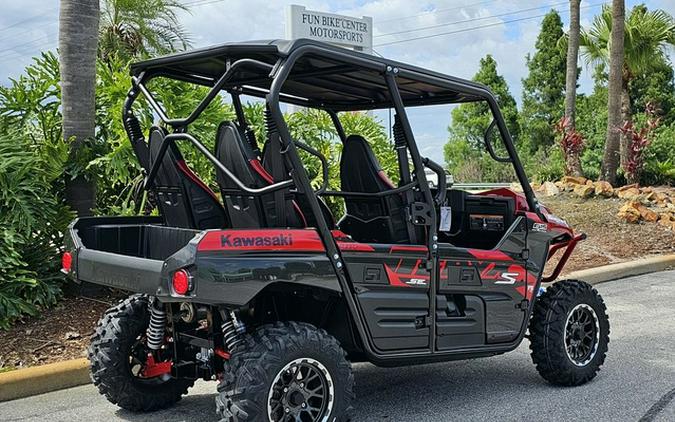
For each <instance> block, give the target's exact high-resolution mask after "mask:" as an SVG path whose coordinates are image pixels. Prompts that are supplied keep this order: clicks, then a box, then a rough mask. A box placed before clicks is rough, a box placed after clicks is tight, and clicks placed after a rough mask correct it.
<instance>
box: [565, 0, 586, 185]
mask: <svg viewBox="0 0 675 422" xmlns="http://www.w3.org/2000/svg"><path fill="white" fill-rule="evenodd" d="M580 3H581V0H570V32H569V37H568V42H567V69H566V74H565V117H566V118H567V130H569V131H570V132H572V131H575V130H576V123H575V116H576V99H577V60H578V57H579V30H580V25H579V5H580ZM579 154H580V152H579V153H577V152H572V153H570V154H569V155H568V156H567V171H568V172H569V173H570V175H571V176H582V173H583V172H582V170H581V160H580V157H579Z"/></svg>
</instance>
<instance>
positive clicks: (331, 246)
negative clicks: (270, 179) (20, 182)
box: [123, 42, 545, 362]
mask: <svg viewBox="0 0 675 422" xmlns="http://www.w3.org/2000/svg"><path fill="white" fill-rule="evenodd" d="M184 54H185V55H186V56H187V55H190V54H191V53H189V52H188V53H184ZM308 55H312V56H322V55H323V56H327V57H330V59H331V60H333V61H338V62H340V63H344V64H345V65H346V66H349V67H350V68H353V67H359V68H365V69H368V70H371V71H375V72H377V73H379V74H381V75H383V77H384V80H385V82H386V86H387V89H388V91H389V95H390V101H376V100H374V99H373V100H371V102H370V103H369V106H370V109H377V108H393V109H394V110H395V112H396V115H397V116H398V119H399V122H400V125H401V129H402V132H403V135H404V139H405V147H406V148H397V154H398V156H399V164H401V163H406V167H407V163H408V155H407V152H406V149H407V151H408V152H409V153H410V155H409V158H410V160H411V161H412V163H413V166H414V176H415V180H413V179H412V178H411V174H410V171H409V169H408V171H403V170H401V169H399V170H400V171H401V182H400V183H401V184H400V186H399V187H397V188H395V189H392V190H389V191H386V192H381V193H377V194H370V193H369V194H367V196H379V197H381V196H386V195H393V194H400V193H405V192H412V190H413V189H418V190H419V192H421V194H422V196H423V198H424V203H425V204H426V210H425V211H426V225H428V236H427V247H428V251H429V255H428V260H427V268H428V269H429V270H430V271H431V280H430V284H431V285H436V284H437V281H438V277H439V274H438V265H437V264H438V262H437V261H438V258H437V251H438V236H437V227H438V225H437V221H436V220H437V217H436V212H435V210H434V204H437V203H440V202H442V199H443V196H444V195H445V191H446V186H445V184H446V178H445V173H444V171H443V168H442V167H441V166H440V165H438V164H436V163H434V162H433V161H431V160H429V159H428V158H424V157H422V156H421V155H420V152H419V150H418V148H417V144H416V142H415V138H414V135H413V132H412V128H411V126H410V122H409V120H408V117H407V114H406V111H405V107H406V104H405V103H404V100H403V98H402V96H401V87H400V86H399V84H398V83H397V78H401V77H406V78H408V79H415V80H419V81H421V82H422V83H429V84H434V85H440V86H443V87H445V88H448V89H451V90H456V91H458V92H462V93H468V94H470V95H473V96H475V97H479V98H480V99H482V100H484V101H486V102H487V103H488V105H489V107H490V110H491V112H492V114H493V117H494V122H493V124H495V125H496V126H497V128H498V130H499V132H500V134H501V137H502V140H503V142H504V146H505V148H506V151H507V153H508V161H509V162H511V163H512V165H513V167H514V170H515V172H516V176H517V177H518V180H519V182H520V184H521V185H522V189H523V192H524V195H525V198H526V200H527V204H528V207H529V209H530V210H531V211H533V212H535V213H537V214H539V216H540V218H542V219H544V221H545V217H544V216H543V215H542V214H541V212H540V211H539V207H538V204H537V202H536V199H535V197H534V193H533V192H532V189H531V186H530V184H529V181H528V179H527V176H526V175H525V171H524V169H523V167H522V164H521V162H520V160H519V158H518V155H517V153H516V150H515V147H514V145H513V140H512V138H511V136H510V134H509V132H508V130H507V128H506V124H505V122H504V119H503V116H502V114H501V112H500V110H499V107H498V105H497V101H496V99H495V97H494V96H493V95H492V93H491V92H490V91H489V89H487V88H486V87H483V86H481V85H479V84H476V83H473V82H470V81H462V80H459V79H456V78H451V77H443V75H440V74H435V73H433V72H423V71H418V70H416V68H413V67H408V66H406V67H402V66H401V65H400V64H398V63H396V62H390V63H389V62H385V61H383V59H380V58H375V57H372V56H368V55H365V54H361V53H355V52H352V51H349V50H344V49H340V48H337V47H333V46H330V45H328V44H323V43H319V42H311V43H298V46H297V47H296V48H292V49H290V50H289V54H287V55H285V56H284V55H279V57H278V59H277V60H276V62H275V64H274V65H271V64H269V63H266V62H263V61H260V60H256V59H251V58H240V59H238V60H236V61H234V62H230V61H229V60H228V62H227V66H226V70H225V72H224V73H222V75H220V77H219V78H218V79H217V80H215V81H214V80H211V79H209V78H205V77H202V78H201V80H200V76H198V75H189V76H188V75H186V74H183V73H181V72H178V71H174V70H172V71H164V70H150V71H144V70H142V71H140V72H137V74H136V75H134V76H132V88H131V89H130V91H129V93H128V96H127V99H126V101H125V103H124V106H123V118H124V119H127V118H130V117H131V118H133V117H134V114H133V111H132V105H133V103H134V101H135V100H136V98H137V97H138V95H139V94H140V93H142V94H143V96H144V97H145V98H146V99H147V101H148V103H149V105H150V106H151V108H152V109H153V110H154V112H155V113H156V114H157V116H158V117H159V118H160V119H161V120H162V121H163V122H164V123H165V124H166V125H168V126H171V127H172V128H173V129H174V133H172V134H169V135H167V136H166V137H165V138H164V140H163V142H162V145H161V146H160V150H159V155H158V157H156V159H155V163H154V165H153V166H152V168H150V169H149V171H148V174H147V177H146V182H145V186H146V188H151V187H152V186H153V183H154V179H155V176H156V174H157V171H158V169H159V166H160V165H161V162H162V158H163V155H164V154H165V153H166V151H167V149H168V148H169V145H170V144H172V143H174V142H177V141H179V140H187V141H189V142H190V143H192V144H193V145H194V146H195V147H196V148H197V149H198V150H199V151H200V152H201V153H202V154H204V155H205V156H206V157H207V158H208V159H209V160H210V161H211V162H212V163H213V164H214V165H215V166H216V167H217V168H218V169H220V170H221V171H222V172H223V174H225V175H226V176H227V177H228V178H229V179H230V180H232V181H233V182H234V183H235V184H236V185H237V187H238V188H239V189H241V191H243V192H245V193H246V194H248V195H251V196H259V195H264V194H268V193H271V192H275V191H278V190H280V189H286V188H290V187H294V188H295V189H296V192H299V193H301V194H306V197H307V203H308V205H309V207H310V208H311V211H312V213H313V214H314V216H315V219H316V221H317V227H316V229H317V231H318V233H319V235H320V237H321V239H322V241H323V244H324V246H325V249H326V252H327V255H328V258H329V259H330V260H331V262H332V264H333V267H334V269H335V272H336V275H337V277H338V280H339V282H340V285H341V288H342V289H343V291H344V292H350V293H352V294H345V299H346V301H347V305H348V307H349V308H350V311H351V312H352V315H354V317H355V325H356V327H357V329H358V331H359V335H360V337H361V339H363V340H364V341H363V345H364V348H365V351H366V353H367V354H369V355H370V356H371V358H372V359H373V361H376V362H377V361H380V362H386V361H387V359H389V358H397V357H401V356H403V355H419V354H420V353H419V352H415V353H412V354H411V353H405V352H404V353H400V354H399V353H397V354H388V355H386V356H384V355H381V354H379V353H377V352H376V351H375V349H374V348H373V346H372V344H370V340H368V339H369V337H368V335H367V334H366V331H367V329H366V327H365V325H364V323H363V321H364V317H363V315H362V311H361V308H360V307H359V306H358V305H357V304H356V302H355V299H354V295H353V293H354V292H353V289H352V288H351V287H350V284H349V283H348V280H347V274H346V271H345V266H344V263H343V261H342V259H341V252H340V250H339V249H338V247H337V244H336V241H335V239H334V237H333V235H332V233H331V229H330V228H329V226H328V224H327V222H326V220H325V218H324V216H323V213H322V210H321V207H320V205H319V201H318V198H317V195H320V194H322V195H334V196H343V197H345V196H363V195H364V194H362V193H358V192H343V191H326V190H325V189H326V186H325V183H326V182H327V177H325V176H326V165H327V164H326V162H325V159H322V166H323V167H324V186H322V188H321V189H319V190H318V191H313V189H312V187H311V184H310V180H309V177H308V175H307V172H306V170H305V168H304V165H303V163H302V161H301V159H300V155H299V154H298V149H303V150H305V151H307V152H309V153H310V154H313V155H316V156H317V157H319V158H322V156H321V154H319V153H318V152H317V151H315V150H312V149H311V148H310V147H308V146H306V145H303V144H301V143H299V142H297V141H294V140H293V139H292V138H291V134H290V131H289V129H288V126H287V125H286V122H285V120H284V117H283V113H282V111H281V107H280V103H281V102H284V103H290V104H294V105H300V106H304V107H309V108H317V109H320V110H323V111H325V112H327V113H328V114H329V116H330V118H331V120H332V122H333V124H334V126H335V129H336V131H337V134H338V136H339V138H340V140H341V141H344V140H345V139H346V134H345V131H344V128H343V127H342V124H341V123H340V119H339V117H338V114H337V112H338V111H348V110H351V109H350V108H349V107H342V108H341V109H340V110H336V109H335V108H332V107H329V106H328V105H326V104H322V103H320V102H314V101H311V100H309V99H305V98H301V97H298V96H293V95H288V94H285V93H283V92H282V87H283V85H284V83H285V82H286V81H287V80H288V78H289V75H291V70H292V69H293V67H294V65H295V64H296V63H297V61H298V60H299V59H300V58H302V57H304V56H308ZM155 60H160V59H155ZM245 68H255V69H259V70H263V71H265V72H268V76H267V79H268V80H271V85H270V87H269V89H265V88H260V87H253V86H250V85H248V84H250V83H253V82H259V81H260V80H261V78H260V77H256V78H252V79H249V80H243V81H242V80H239V81H236V82H237V83H236V84H233V83H229V84H228V82H229V81H230V80H231V79H232V78H233V76H234V75H235V74H237V73H238V72H240V71H242V70H243V69H245ZM169 69H170V67H169ZM339 70H340V66H335V67H334V68H330V69H319V70H316V71H314V72H306V73H303V74H296V77H309V76H312V77H314V76H321V75H322V74H329V73H328V72H329V71H330V72H336V71H339ZM132 71H133V66H132ZM132 73H133V72H132ZM156 77H168V78H171V79H177V80H182V81H186V82H192V83H200V84H202V85H208V86H211V89H210V90H209V92H208V93H207V95H206V96H205V97H204V99H203V100H202V101H201V102H200V103H199V104H198V105H197V107H196V108H195V110H193V112H192V113H191V114H190V115H189V116H188V117H186V118H170V117H168V116H167V115H166V112H165V111H164V109H163V108H162V106H161V105H160V104H159V103H158V102H157V101H156V99H155V98H154V96H153V95H152V93H151V92H150V91H149V90H148V89H147V87H146V84H147V83H148V82H149V81H150V80H152V79H153V78H156ZM222 90H225V91H227V92H228V93H230V94H231V95H232V97H233V106H234V108H235V112H236V115H237V118H238V120H239V124H240V126H242V127H243V128H246V127H247V123H246V121H245V119H244V113H243V110H242V106H241V101H240V100H239V95H241V94H245V95H251V96H255V97H259V98H265V100H266V104H267V107H268V110H269V113H270V115H271V117H272V119H273V121H274V123H275V124H276V127H277V130H278V133H279V136H280V139H281V143H282V150H283V151H285V152H286V154H287V158H288V160H289V162H290V165H291V166H292V168H293V169H294V170H295V171H292V172H291V174H290V175H291V179H289V180H285V181H282V182H276V183H274V184H272V185H269V186H266V187H263V188H258V189H255V188H250V187H248V186H246V185H244V183H242V182H241V181H240V180H239V179H238V178H237V177H236V176H235V175H234V174H233V173H232V172H230V171H229V169H227V168H226V167H225V166H224V165H222V164H221V163H220V162H219V161H218V159H217V158H216V157H215V156H214V155H213V154H212V153H211V152H210V151H209V150H208V148H206V147H205V146H204V145H203V144H202V143H201V142H200V141H199V140H197V139H196V138H195V137H193V136H192V135H190V134H188V133H187V132H186V130H187V126H188V125H189V124H190V123H192V122H194V121H195V120H196V119H197V118H198V117H199V116H200V114H201V113H202V112H203V111H204V109H205V108H206V107H207V106H208V105H209V104H210V103H211V102H212V101H213V99H214V98H215V97H216V96H217V95H218V94H219V93H220V92H221V91H222ZM353 96H354V95H353ZM451 102H452V101H448V99H447V98H427V99H419V100H416V101H415V102H411V101H408V104H407V105H409V106H410V105H413V106H414V105H424V104H429V105H430V104H443V103H451ZM130 137H131V134H130ZM131 140H132V142H133V141H134V139H131ZM490 153H491V155H493V151H491V150H490ZM425 166H426V167H428V168H430V169H432V170H433V171H435V172H436V173H438V174H439V189H438V192H439V195H438V196H437V197H436V198H434V196H433V193H432V191H431V188H430V187H429V185H428V184H427V183H426V175H425V172H424V167H425ZM404 170H405V169H404ZM310 192H313V193H314V194H309V193H310ZM415 205H417V204H415ZM431 317H432V319H433V320H435V315H434V313H433V312H432V313H431ZM430 327H431V330H432V331H433V332H432V335H431V336H430V338H431V339H432V344H431V347H430V350H431V352H429V353H430V354H438V352H435V350H436V347H435V339H436V335H435V323H432V324H431V325H430ZM522 331H523V332H524V330H522ZM519 342H520V339H519V340H518V341H517V342H514V343H513V344H512V345H510V346H509V347H511V348H515V347H516V346H517V345H518V343H519ZM488 349H491V348H488ZM493 349H494V350H493V352H494V353H500V352H503V351H504V345H500V346H494V347H493ZM482 351H484V352H486V353H488V354H489V353H490V352H491V350H487V349H482Z"/></svg>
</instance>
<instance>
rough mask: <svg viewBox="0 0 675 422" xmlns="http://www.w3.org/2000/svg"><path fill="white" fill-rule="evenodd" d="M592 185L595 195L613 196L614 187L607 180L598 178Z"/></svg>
mask: <svg viewBox="0 0 675 422" xmlns="http://www.w3.org/2000/svg"><path fill="white" fill-rule="evenodd" d="M593 186H594V187H595V196H604V197H605V198H611V197H612V196H614V188H612V185H611V184H610V183H609V182H605V181H604V180H599V181H597V182H595V183H593Z"/></svg>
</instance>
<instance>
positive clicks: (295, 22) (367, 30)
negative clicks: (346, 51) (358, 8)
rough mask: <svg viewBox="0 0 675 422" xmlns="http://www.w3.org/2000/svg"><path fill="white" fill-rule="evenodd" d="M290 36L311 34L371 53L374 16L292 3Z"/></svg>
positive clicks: (289, 23) (288, 15)
mask: <svg viewBox="0 0 675 422" xmlns="http://www.w3.org/2000/svg"><path fill="white" fill-rule="evenodd" d="M286 37H287V38H290V39H297V38H309V39H312V40H317V41H324V42H328V43H331V44H338V45H342V46H346V47H353V48H355V49H357V50H361V51H364V52H366V53H371V51H372V48H373V18H370V17H365V16H364V17H362V18H352V17H349V16H342V15H335V14H332V13H323V12H316V11H313V10H307V9H306V8H305V7H304V6H298V5H295V4H293V5H290V6H289V7H288V11H287V15H286Z"/></svg>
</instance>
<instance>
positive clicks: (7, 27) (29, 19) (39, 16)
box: [0, 8, 56, 32]
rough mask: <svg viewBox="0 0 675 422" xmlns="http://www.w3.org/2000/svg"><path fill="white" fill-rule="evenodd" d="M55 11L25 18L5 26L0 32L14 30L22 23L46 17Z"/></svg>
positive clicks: (51, 10) (50, 10)
mask: <svg viewBox="0 0 675 422" xmlns="http://www.w3.org/2000/svg"><path fill="white" fill-rule="evenodd" d="M55 10H56V9H54V8H52V9H49V10H47V11H46V12H42V13H39V14H37V15H33V16H31V17H29V18H26V19H24V20H20V21H18V22H14V23H13V24H11V25H7V26H5V27H4V28H0V32H3V31H6V30H8V29H11V28H15V27H17V26H19V25H22V24H24V23H26V22H30V21H33V20H35V19H37V18H41V17H43V16H46V15H48V14H50V13H52V12H53V11H55Z"/></svg>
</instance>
